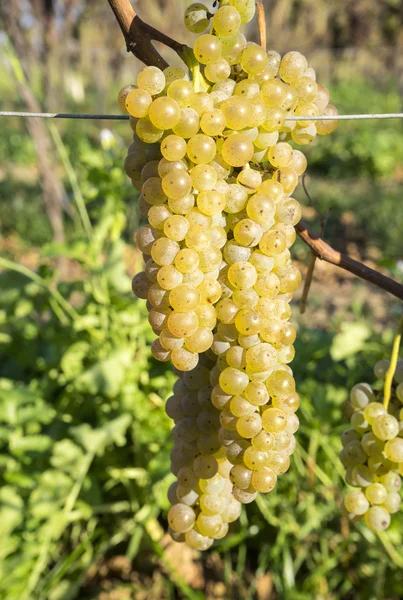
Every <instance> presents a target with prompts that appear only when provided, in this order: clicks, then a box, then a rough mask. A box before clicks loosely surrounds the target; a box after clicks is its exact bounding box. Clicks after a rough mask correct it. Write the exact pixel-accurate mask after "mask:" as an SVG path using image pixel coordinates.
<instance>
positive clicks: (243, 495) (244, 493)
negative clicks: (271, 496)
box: [232, 486, 257, 504]
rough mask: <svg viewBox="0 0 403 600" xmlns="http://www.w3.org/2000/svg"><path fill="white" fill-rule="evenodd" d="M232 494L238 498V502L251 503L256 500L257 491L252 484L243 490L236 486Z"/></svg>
mask: <svg viewBox="0 0 403 600" xmlns="http://www.w3.org/2000/svg"><path fill="white" fill-rule="evenodd" d="M232 494H233V496H234V498H235V500H238V502H242V504H250V503H251V502H253V501H254V500H255V498H256V496H257V491H256V490H255V488H253V487H252V486H250V487H249V488H248V489H247V490H241V489H240V488H238V487H236V486H234V487H233V490H232Z"/></svg>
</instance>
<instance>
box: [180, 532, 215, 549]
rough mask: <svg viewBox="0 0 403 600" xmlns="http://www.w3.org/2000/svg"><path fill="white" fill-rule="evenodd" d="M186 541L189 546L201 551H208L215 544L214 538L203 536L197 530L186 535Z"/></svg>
mask: <svg viewBox="0 0 403 600" xmlns="http://www.w3.org/2000/svg"><path fill="white" fill-rule="evenodd" d="M185 541H186V543H187V545H188V546H190V547H191V548H194V549H195V550H200V551H204V550H208V549H209V548H210V546H211V545H212V544H213V542H214V540H213V539H212V538H210V537H208V536H206V535H202V534H201V533H200V532H199V531H196V529H191V530H190V531H187V532H186V533H185Z"/></svg>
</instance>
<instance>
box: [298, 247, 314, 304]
mask: <svg viewBox="0 0 403 600" xmlns="http://www.w3.org/2000/svg"><path fill="white" fill-rule="evenodd" d="M315 263H316V256H315V253H314V252H313V250H311V251H310V253H309V264H308V270H307V272H306V276H305V283H304V289H303V290H302V296H301V300H300V303H299V312H300V313H301V315H303V314H304V312H305V311H306V304H307V301H308V296H309V290H310V289H311V283H312V278H313V272H314V269H315Z"/></svg>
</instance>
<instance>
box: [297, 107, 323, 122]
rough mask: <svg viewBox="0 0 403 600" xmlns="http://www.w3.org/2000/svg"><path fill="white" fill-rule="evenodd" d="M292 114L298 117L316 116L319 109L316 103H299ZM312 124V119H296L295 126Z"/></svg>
mask: <svg viewBox="0 0 403 600" xmlns="http://www.w3.org/2000/svg"><path fill="white" fill-rule="evenodd" d="M294 114H295V115H296V116H298V117H317V116H318V115H319V109H318V107H317V106H316V104H299V105H298V106H297V108H296V110H295V113H294ZM314 124H315V120H314V119H313V120H310V119H309V120H308V119H301V120H298V121H297V127H298V126H300V127H309V126H310V125H314Z"/></svg>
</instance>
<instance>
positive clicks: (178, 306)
mask: <svg viewBox="0 0 403 600" xmlns="http://www.w3.org/2000/svg"><path fill="white" fill-rule="evenodd" d="M169 303H170V305H171V306H172V308H173V309H174V310H175V311H178V312H181V313H185V312H190V311H193V310H195V309H196V308H197V307H198V305H199V304H200V292H199V290H197V289H196V288H194V287H193V286H191V285H188V284H181V285H177V286H176V287H175V288H174V289H172V290H171V291H170V293H169Z"/></svg>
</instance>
